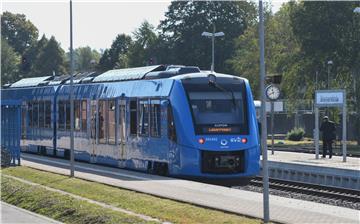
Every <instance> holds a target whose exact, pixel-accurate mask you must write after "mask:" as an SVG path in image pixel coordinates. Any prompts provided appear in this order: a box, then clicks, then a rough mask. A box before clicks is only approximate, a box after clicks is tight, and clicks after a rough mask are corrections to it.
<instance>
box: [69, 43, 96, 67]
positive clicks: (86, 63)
mask: <svg viewBox="0 0 360 224" xmlns="http://www.w3.org/2000/svg"><path fill="white" fill-rule="evenodd" d="M74 53H75V70H76V71H78V72H86V71H91V70H93V69H94V68H95V66H96V65H97V64H98V63H99V59H100V53H99V52H97V51H96V50H95V49H91V48H90V47H89V46H87V47H79V48H77V49H75V51H74Z"/></svg>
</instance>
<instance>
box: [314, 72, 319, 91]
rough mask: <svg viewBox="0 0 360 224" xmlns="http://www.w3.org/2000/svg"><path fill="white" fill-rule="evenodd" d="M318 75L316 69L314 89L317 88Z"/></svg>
mask: <svg viewBox="0 0 360 224" xmlns="http://www.w3.org/2000/svg"><path fill="white" fill-rule="evenodd" d="M318 75H319V72H318V71H316V74H315V90H317V89H318Z"/></svg>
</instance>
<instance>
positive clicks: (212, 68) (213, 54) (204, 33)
mask: <svg viewBox="0 0 360 224" xmlns="http://www.w3.org/2000/svg"><path fill="white" fill-rule="evenodd" d="M201 36H204V37H211V42H212V59H211V72H214V70H215V65H214V57H215V47H214V45H215V37H222V36H225V34H224V33H223V32H217V33H215V24H213V32H212V33H209V32H202V34H201Z"/></svg>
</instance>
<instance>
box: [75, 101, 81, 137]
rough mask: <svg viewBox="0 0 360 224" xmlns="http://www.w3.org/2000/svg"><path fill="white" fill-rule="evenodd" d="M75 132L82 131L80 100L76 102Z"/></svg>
mask: <svg viewBox="0 0 360 224" xmlns="http://www.w3.org/2000/svg"><path fill="white" fill-rule="evenodd" d="M74 121H75V125H74V130H75V131H80V100H74Z"/></svg>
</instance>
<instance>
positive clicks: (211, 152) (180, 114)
mask: <svg viewBox="0 0 360 224" xmlns="http://www.w3.org/2000/svg"><path fill="white" fill-rule="evenodd" d="M170 100H171V102H172V108H173V113H174V120H175V125H176V131H177V144H176V147H174V148H173V150H172V151H171V152H172V153H170V155H171V156H170V157H172V158H171V160H172V162H171V163H170V164H171V166H170V167H169V168H170V170H169V171H170V174H172V175H175V176H182V177H185V178H191V179H197V180H200V181H206V182H211V183H219V184H226V185H234V184H246V183H247V182H248V181H249V179H251V178H252V177H254V176H256V175H257V174H258V173H259V170H260V167H259V159H260V149H259V135H258V125H257V120H256V113H255V108H254V103H253V98H252V94H251V90H250V86H249V83H248V81H247V80H246V79H242V78H239V77H236V76H230V75H223V74H210V73H200V74H199V73H198V74H188V75H183V76H181V77H177V80H176V82H175V84H174V87H173V90H172V94H171V99H170Z"/></svg>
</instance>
